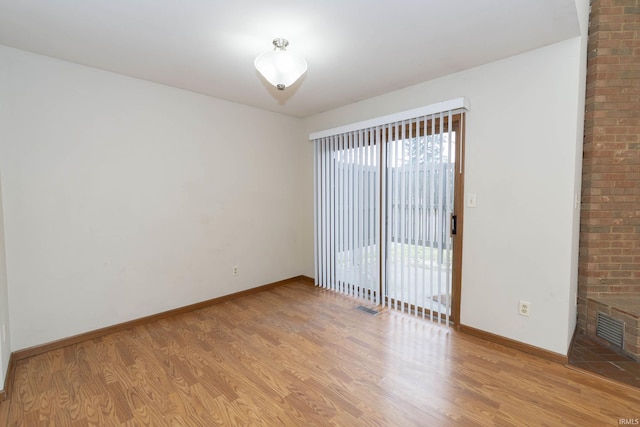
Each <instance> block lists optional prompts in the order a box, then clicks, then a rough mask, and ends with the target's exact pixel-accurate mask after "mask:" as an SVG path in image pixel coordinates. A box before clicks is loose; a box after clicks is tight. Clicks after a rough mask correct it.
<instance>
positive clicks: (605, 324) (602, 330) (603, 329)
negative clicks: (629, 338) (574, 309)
mask: <svg viewBox="0 0 640 427" xmlns="http://www.w3.org/2000/svg"><path fill="white" fill-rule="evenodd" d="M596 335H597V336H599V337H600V338H604V339H605V340H607V341H609V342H610V343H611V344H614V345H617V346H618V347H620V348H623V347H624V322H622V321H621V320H616V319H614V318H612V317H610V316H607V315H606V314H604V313H598V323H597V324H596Z"/></svg>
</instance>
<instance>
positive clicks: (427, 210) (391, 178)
mask: <svg viewBox="0 0 640 427" xmlns="http://www.w3.org/2000/svg"><path fill="white" fill-rule="evenodd" d="M458 117H459V116H456V117H455V119H456V120H455V121H454V117H453V116H450V115H446V116H445V115H438V116H431V117H423V118H422V119H421V120H419V119H416V120H414V121H409V122H408V123H405V124H403V125H402V126H399V125H398V126H396V128H395V129H394V132H392V133H391V135H393V137H392V138H391V140H390V141H388V142H387V144H386V145H385V149H386V155H385V157H386V169H385V172H386V173H385V177H386V179H385V183H384V191H385V193H386V197H385V200H386V203H385V207H384V208H385V217H386V222H385V233H384V234H385V238H386V239H385V245H384V246H385V256H384V259H385V277H384V279H385V280H383V281H382V284H383V290H384V296H385V301H386V303H387V305H388V306H390V307H393V308H396V309H401V310H403V311H404V310H406V311H408V312H411V313H414V314H419V315H422V316H429V317H430V318H431V319H434V318H437V319H439V318H442V320H444V321H445V322H448V319H449V318H450V316H451V314H452V312H451V303H452V295H453V274H454V272H453V258H454V255H453V246H454V241H453V238H454V234H453V233H457V230H456V229H455V228H457V225H458V222H459V221H458V218H457V217H456V216H455V214H454V212H455V205H454V201H455V199H456V194H455V189H456V186H455V181H456V175H457V174H456V151H457V134H458V132H457V129H459V119H458ZM458 175H459V174H458Z"/></svg>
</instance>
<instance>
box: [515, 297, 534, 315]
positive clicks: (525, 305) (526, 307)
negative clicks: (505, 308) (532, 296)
mask: <svg viewBox="0 0 640 427" xmlns="http://www.w3.org/2000/svg"><path fill="white" fill-rule="evenodd" d="M530 313H531V303H530V302H527V301H522V300H520V304H519V305H518V314H519V315H520V316H527V317H529V314H530Z"/></svg>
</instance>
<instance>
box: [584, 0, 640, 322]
mask: <svg viewBox="0 0 640 427" xmlns="http://www.w3.org/2000/svg"><path fill="white" fill-rule="evenodd" d="M590 21H591V23H590V28H589V47H588V49H589V50H588V59H587V94H586V114H585V135H584V154H583V174H582V212H581V219H580V262H579V275H578V277H579V282H578V329H579V330H580V331H582V332H584V331H585V329H586V312H587V310H586V306H587V304H586V301H587V298H589V297H593V296H598V295H605V294H630V293H634V294H636V295H637V294H640V0H592V2H591V19H590Z"/></svg>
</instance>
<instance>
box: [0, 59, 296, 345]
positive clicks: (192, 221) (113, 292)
mask: <svg viewBox="0 0 640 427" xmlns="http://www.w3.org/2000/svg"><path fill="white" fill-rule="evenodd" d="M0 72H1V73H2V75H3V76H4V77H5V78H3V79H2V80H1V81H0V93H2V94H3V95H4V96H5V97H6V98H5V99H6V103H5V107H4V108H3V109H2V110H0V114H1V115H2V117H0V120H1V121H2V123H3V125H4V126H3V129H2V139H1V140H0V173H1V174H2V184H3V203H4V216H5V230H4V231H5V238H6V262H7V271H8V277H7V279H8V283H9V285H8V288H9V295H10V298H11V300H10V304H11V335H12V346H13V350H14V351H15V350H20V349H23V348H26V347H29V346H33V345H37V344H42V343H46V342H50V341H52V340H56V339H60V338H65V337H68V336H72V335H74V334H78V333H82V332H85V331H90V330H94V329H96V328H100V327H104V326H109V325H112V324H116V323H119V322H123V321H127V320H131V319H135V318H139V317H142V316H146V315H150V314H154V313H158V312H161V311H164V310H168V309H172V308H176V307H180V306H184V305H187V304H191V303H195V302H199V301H203V300H206V299H209V298H214V297H218V296H222V295H226V294H229V293H233V292H237V291H241V290H244V289H248V288H251V287H255V286H258V285H262V284H266V283H269V282H272V281H278V280H282V279H285V278H289V277H292V276H296V275H299V274H300V273H301V270H300V267H299V265H300V259H301V258H300V255H299V254H300V252H301V251H300V248H301V247H303V246H302V245H303V244H304V243H303V242H302V241H300V240H299V239H298V233H297V231H298V230H297V229H296V228H295V227H292V224H294V225H295V224H299V223H300V221H299V218H300V213H299V212H300V208H299V204H298V197H297V196H298V194H299V191H300V188H301V187H300V184H299V183H298V182H297V179H296V176H297V175H299V171H300V170H301V169H302V167H301V165H300V163H299V160H298V159H299V157H300V154H299V153H300V151H301V150H302V149H303V148H304V147H303V145H302V144H300V141H301V140H303V141H304V140H305V138H306V134H304V133H303V132H302V126H301V123H300V121H299V120H298V119H294V118H290V117H287V116H283V115H279V114H275V113H270V112H266V111H262V110H258V109H254V108H250V107H246V106H242V105H239V104H235V103H231V102H227V101H223V100H219V99H214V98H210V97H206V96H202V95H198V94H194V93H191V92H187V91H183V90H178V89H175V88H171V87H166V86H162V85H157V84H153V83H149V82H145V81H141V80H136V79H132V78H128V77H124V76H121V75H117V74H113V73H108V72H104V71H100V70H96V69H92V68H87V67H83V66H80V65H76V64H72V63H68V62H64V61H59V60H55V59H52V58H48V57H43V56H39V55H35V54H31V53H27V52H24V51H19V50H15V49H10V48H6V47H0ZM233 265H238V266H239V268H240V275H239V276H238V277H233V276H232V275H231V267H232V266H233ZM3 283H4V282H0V291H2V286H4V285H3ZM0 310H3V309H2V306H0Z"/></svg>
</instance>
